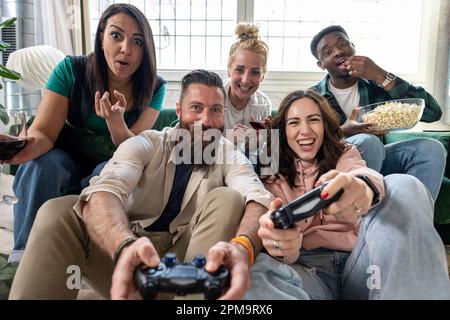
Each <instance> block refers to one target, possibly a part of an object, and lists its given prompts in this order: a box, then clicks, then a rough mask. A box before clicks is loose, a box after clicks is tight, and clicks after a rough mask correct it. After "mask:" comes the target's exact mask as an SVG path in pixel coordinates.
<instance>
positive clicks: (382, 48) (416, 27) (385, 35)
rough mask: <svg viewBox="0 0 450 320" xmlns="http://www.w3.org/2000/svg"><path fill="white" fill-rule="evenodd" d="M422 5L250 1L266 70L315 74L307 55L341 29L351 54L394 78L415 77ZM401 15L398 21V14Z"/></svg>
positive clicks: (362, 0) (407, 0) (382, 0)
mask: <svg viewBox="0 0 450 320" xmlns="http://www.w3.org/2000/svg"><path fill="white" fill-rule="evenodd" d="M422 2H423V1H422V0H395V1H393V0H377V1H368V0H339V1H329V0H314V1H310V0H281V1H272V0H254V5H255V13H254V21H255V22H256V23H259V24H260V30H261V32H262V36H263V39H264V40H265V41H267V43H268V44H269V47H270V50H271V51H270V54H271V58H270V60H269V70H274V71H300V72H304V71H306V72H314V71H319V69H318V68H317V66H316V59H315V58H314V57H313V56H312V54H311V53H310V49H309V44H310V42H311V39H312V38H313V37H314V35H315V34H317V33H318V32H319V31H320V30H321V29H323V28H324V27H326V26H328V25H332V24H338V25H341V26H343V27H344V29H345V30H346V31H347V33H348V34H349V36H350V39H351V41H352V42H353V43H354V44H355V46H356V49H357V54H359V55H367V56H369V57H371V58H373V60H374V61H376V62H377V63H378V64H380V65H382V66H384V67H385V68H387V69H389V70H395V72H397V73H403V74H415V73H417V71H418V68H417V67H418V64H417V62H418V60H419V47H420V46H419V44H420V33H421V21H422ZM400 12H401V15H399V13H400Z"/></svg>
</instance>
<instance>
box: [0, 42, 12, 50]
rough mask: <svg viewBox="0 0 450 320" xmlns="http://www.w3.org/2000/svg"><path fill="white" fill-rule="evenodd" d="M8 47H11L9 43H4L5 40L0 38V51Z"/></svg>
mask: <svg viewBox="0 0 450 320" xmlns="http://www.w3.org/2000/svg"><path fill="white" fill-rule="evenodd" d="M9 47H11V45H10V44H9V43H6V42H4V41H1V40H0V51H1V52H3V51H5V50H6V49H8V48H9Z"/></svg>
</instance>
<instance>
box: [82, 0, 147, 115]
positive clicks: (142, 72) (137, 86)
mask: <svg viewBox="0 0 450 320" xmlns="http://www.w3.org/2000/svg"><path fill="white" fill-rule="evenodd" d="M119 13H124V14H126V15H128V16H130V17H131V18H133V19H134V20H136V22H137V24H138V25H139V27H140V28H141V30H142V33H143V41H144V46H143V49H144V52H143V53H144V54H143V57H142V62H141V65H140V66H139V68H138V69H137V70H136V71H135V73H134V74H133V76H132V85H133V92H132V94H133V100H134V105H135V106H137V107H138V108H140V109H142V108H144V107H145V106H144V104H145V103H148V102H150V100H151V98H152V95H153V90H154V88H155V83H156V54H155V43H154V41H153V33H152V29H151V27H150V24H149V23H148V20H147V18H146V17H145V16H144V14H143V13H142V12H141V11H140V10H139V9H138V8H136V7H135V6H133V5H130V4H125V3H118V4H113V5H111V6H109V7H108V8H107V9H106V10H105V11H104V12H103V14H102V16H101V17H100V20H99V22H98V27H97V32H96V33H95V48H94V52H92V53H91V54H89V56H88V63H87V78H88V86H89V90H91V93H94V92H95V91H97V90H99V91H106V90H108V85H109V83H108V81H109V79H108V64H107V62H106V59H105V55H104V53H103V50H102V38H103V35H104V32H105V28H106V23H107V21H108V19H109V18H110V17H111V16H114V15H116V14H119Z"/></svg>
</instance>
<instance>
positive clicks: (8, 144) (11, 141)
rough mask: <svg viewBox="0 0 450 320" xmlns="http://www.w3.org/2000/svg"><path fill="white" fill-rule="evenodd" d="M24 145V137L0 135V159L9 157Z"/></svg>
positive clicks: (3, 159) (25, 142)
mask: <svg viewBox="0 0 450 320" xmlns="http://www.w3.org/2000/svg"><path fill="white" fill-rule="evenodd" d="M26 145H27V141H26V140H25V139H22V138H14V137H8V136H2V135H0V161H6V160H9V159H11V158H12V157H13V156H14V155H15V154H17V153H19V152H20V151H21V150H22V149H23V148H25V146H26Z"/></svg>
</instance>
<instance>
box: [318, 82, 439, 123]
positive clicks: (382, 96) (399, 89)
mask: <svg viewBox="0 0 450 320" xmlns="http://www.w3.org/2000/svg"><path fill="white" fill-rule="evenodd" d="M329 79H330V75H328V74H327V75H326V76H325V78H323V79H322V81H320V82H319V83H318V84H317V85H315V86H314V87H312V88H313V89H315V90H317V91H318V92H320V94H321V95H322V96H324V97H325V98H327V100H328V102H329V103H330V105H331V106H332V107H333V108H334V109H335V110H336V112H337V113H338V114H339V117H340V122H341V125H342V124H343V123H344V122H345V120H346V119H347V116H346V115H345V113H344V111H342V109H341V106H340V105H339V103H338V102H337V100H336V98H335V97H334V95H333V94H332V93H331V92H330V91H329V90H328V80H329ZM358 91H359V106H361V107H362V106H365V105H368V104H372V103H377V102H383V101H389V100H395V99H404V98H423V99H424V100H425V109H424V110H423V115H422V118H421V119H420V121H423V122H434V121H438V120H439V119H440V118H441V116H442V110H441V107H440V106H439V104H438V102H437V101H436V99H434V98H433V96H432V95H431V94H429V93H428V92H426V91H425V89H424V88H422V87H416V86H413V85H412V84H410V83H408V82H406V81H405V80H403V79H401V78H398V77H397V79H396V81H395V84H394V87H393V88H392V89H391V90H389V91H386V90H384V89H383V88H381V87H380V86H379V85H378V84H376V83H375V82H373V81H368V80H366V79H361V78H358ZM355 107H356V106H355Z"/></svg>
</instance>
